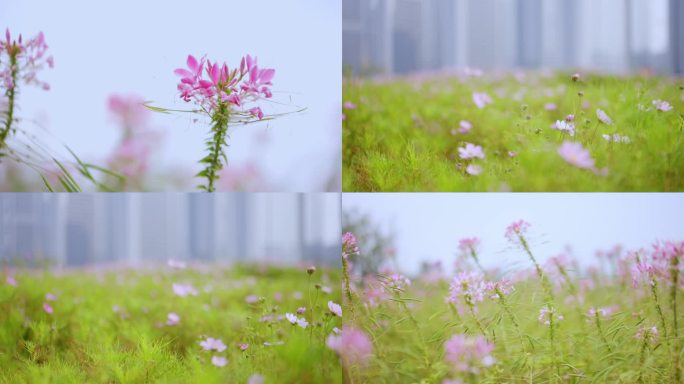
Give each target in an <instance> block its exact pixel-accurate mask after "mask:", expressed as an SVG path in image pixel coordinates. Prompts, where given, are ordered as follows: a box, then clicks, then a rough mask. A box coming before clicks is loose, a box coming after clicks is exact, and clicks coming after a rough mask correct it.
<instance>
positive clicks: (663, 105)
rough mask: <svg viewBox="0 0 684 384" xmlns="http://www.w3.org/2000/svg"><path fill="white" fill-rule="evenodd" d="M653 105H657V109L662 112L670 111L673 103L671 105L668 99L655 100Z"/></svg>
mask: <svg viewBox="0 0 684 384" xmlns="http://www.w3.org/2000/svg"><path fill="white" fill-rule="evenodd" d="M653 105H654V106H655V109H657V110H659V111H660V112H668V111H671V110H672V105H670V103H668V102H667V101H662V100H653Z"/></svg>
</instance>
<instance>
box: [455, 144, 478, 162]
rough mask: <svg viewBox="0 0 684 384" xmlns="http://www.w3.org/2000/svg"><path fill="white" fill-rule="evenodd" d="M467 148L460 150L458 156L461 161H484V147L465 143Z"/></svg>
mask: <svg viewBox="0 0 684 384" xmlns="http://www.w3.org/2000/svg"><path fill="white" fill-rule="evenodd" d="M465 144H466V145H465V147H461V148H459V149H458V154H459V156H460V157H461V159H484V158H485V154H484V152H483V151H482V147H480V146H479V145H474V144H471V143H465Z"/></svg>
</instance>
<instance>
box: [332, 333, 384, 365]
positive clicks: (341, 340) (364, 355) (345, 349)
mask: <svg viewBox="0 0 684 384" xmlns="http://www.w3.org/2000/svg"><path fill="white" fill-rule="evenodd" d="M326 344H327V345H328V348H330V349H332V350H333V351H335V352H337V353H338V354H339V355H340V358H341V359H342V363H343V364H344V365H345V366H346V367H351V366H365V365H366V364H367V363H368V360H369V359H370V357H371V356H372V354H373V343H372V342H371V340H370V338H369V337H368V335H366V333H365V332H363V331H362V330H360V329H357V328H354V327H352V326H349V325H345V326H344V327H343V328H342V331H341V332H340V333H339V334H331V335H330V336H328V339H327V341H326Z"/></svg>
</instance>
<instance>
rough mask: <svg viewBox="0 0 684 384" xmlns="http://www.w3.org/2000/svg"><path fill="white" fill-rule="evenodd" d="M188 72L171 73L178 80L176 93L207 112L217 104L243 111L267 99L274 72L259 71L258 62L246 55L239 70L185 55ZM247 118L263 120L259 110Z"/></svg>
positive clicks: (270, 94) (256, 109)
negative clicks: (253, 102)
mask: <svg viewBox="0 0 684 384" xmlns="http://www.w3.org/2000/svg"><path fill="white" fill-rule="evenodd" d="M186 65H187V68H177V69H176V70H175V71H174V73H175V74H176V75H177V76H179V77H180V78H181V80H180V83H178V91H179V92H180V96H181V98H182V99H183V100H184V101H185V102H194V103H195V104H197V105H198V106H200V107H202V108H205V109H206V110H207V111H211V110H212V109H214V108H215V107H216V106H217V105H218V103H228V104H229V105H231V106H233V107H238V108H239V107H242V106H243V105H244V104H246V103H247V102H249V101H256V100H259V99H261V98H270V97H271V96H272V92H271V89H270V86H272V85H273V83H272V80H273V77H274V76H275V69H271V68H259V66H258V64H257V59H256V58H252V57H251V56H250V55H247V56H245V57H243V58H242V61H241V62H240V67H239V68H233V69H232V70H231V69H230V68H229V67H228V65H227V64H226V63H221V64H219V63H218V62H214V63H212V62H211V61H210V60H207V59H206V57H202V58H201V59H200V60H197V59H196V58H195V57H194V56H193V55H188V58H187V60H186ZM247 114H249V115H251V116H254V117H257V118H258V119H262V118H263V113H262V112H261V109H260V108H259V107H254V108H251V109H250V110H249V111H248V112H247Z"/></svg>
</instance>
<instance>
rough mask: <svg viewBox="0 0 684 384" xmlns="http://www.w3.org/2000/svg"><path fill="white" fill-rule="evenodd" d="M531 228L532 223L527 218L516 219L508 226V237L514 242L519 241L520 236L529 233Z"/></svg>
mask: <svg viewBox="0 0 684 384" xmlns="http://www.w3.org/2000/svg"><path fill="white" fill-rule="evenodd" d="M529 228H530V223H528V222H526V221H525V220H518V221H514V222H512V223H511V224H510V225H509V226H508V227H507V228H506V238H507V239H508V240H509V241H511V242H513V243H517V242H518V241H519V237H520V236H523V235H524V234H525V233H527V230H528V229H529Z"/></svg>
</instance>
